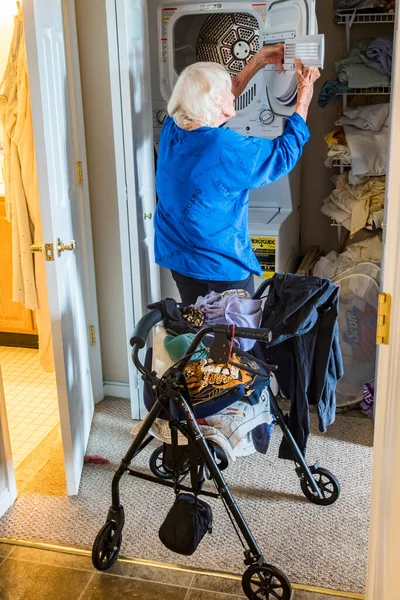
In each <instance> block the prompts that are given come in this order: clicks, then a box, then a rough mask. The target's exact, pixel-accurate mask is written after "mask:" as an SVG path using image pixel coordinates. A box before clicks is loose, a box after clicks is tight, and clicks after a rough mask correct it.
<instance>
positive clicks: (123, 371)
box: [1, 0, 128, 382]
mask: <svg viewBox="0 0 400 600" xmlns="http://www.w3.org/2000/svg"><path fill="white" fill-rule="evenodd" d="M1 1H3V0H1ZM75 10H76V19H77V30H78V43H79V59H80V67H81V83H82V96H83V110H84V119H85V136H86V149H87V162H88V171H89V191H90V205H91V215H92V231H93V243H94V259H95V269H96V285H97V301H98V307H99V321H100V336H101V353H102V363H103V376H104V380H105V381H111V382H114V381H117V382H128V362H127V356H126V341H125V315H124V305H123V289H122V269H121V252H120V238H119V223H118V205H117V189H116V177H115V167H114V164H115V160H114V145H113V129H112V115H111V97H110V79H109V69H108V64H109V62H108V49H107V34H106V19H105V0H75Z"/></svg>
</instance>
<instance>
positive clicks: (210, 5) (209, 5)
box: [199, 2, 222, 10]
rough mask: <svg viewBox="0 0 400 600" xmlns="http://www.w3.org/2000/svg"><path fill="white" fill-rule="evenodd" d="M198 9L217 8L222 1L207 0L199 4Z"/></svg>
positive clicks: (219, 7)
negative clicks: (212, 0)
mask: <svg viewBox="0 0 400 600" xmlns="http://www.w3.org/2000/svg"><path fill="white" fill-rule="evenodd" d="M199 8H200V10H219V9H221V8H222V2H207V3H206V4H200V5H199Z"/></svg>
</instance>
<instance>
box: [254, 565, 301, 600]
mask: <svg viewBox="0 0 400 600" xmlns="http://www.w3.org/2000/svg"><path fill="white" fill-rule="evenodd" d="M242 587H243V591H244V593H245V594H246V597H247V598H249V600H290V598H291V595H292V588H291V585H290V582H289V580H288V579H287V577H286V575H284V574H283V573H282V572H281V571H279V569H277V568H276V567H273V566H272V565H266V564H264V565H252V566H251V567H249V568H248V569H247V570H246V571H245V572H244V575H243V578H242Z"/></svg>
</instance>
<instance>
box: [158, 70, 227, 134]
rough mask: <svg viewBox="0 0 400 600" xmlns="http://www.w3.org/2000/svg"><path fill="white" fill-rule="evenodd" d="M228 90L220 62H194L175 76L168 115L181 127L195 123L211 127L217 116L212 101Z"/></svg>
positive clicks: (215, 107) (214, 104)
mask: <svg viewBox="0 0 400 600" xmlns="http://www.w3.org/2000/svg"><path fill="white" fill-rule="evenodd" d="M231 89H232V81H231V78H230V75H229V73H227V71H226V70H225V69H224V67H223V66H222V65H220V64H218V63H213V62H198V63H194V64H193V65H189V66H188V67H186V69H184V70H183V71H182V73H181V74H180V75H179V77H178V80H177V82H176V84H175V87H174V89H173V92H172V95H171V98H170V101H169V102H168V114H169V115H170V117H173V119H174V120H175V123H176V124H177V125H178V126H179V127H181V128H182V129H190V128H191V126H192V125H193V124H199V123H200V124H201V125H207V126H211V127H212V126H213V125H214V123H215V121H216V120H217V119H218V117H220V116H221V109H220V108H219V106H217V104H216V103H215V100H216V98H217V97H218V96H219V95H220V94H225V93H226V92H227V91H230V90H231Z"/></svg>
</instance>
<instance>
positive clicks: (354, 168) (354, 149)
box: [344, 125, 389, 184]
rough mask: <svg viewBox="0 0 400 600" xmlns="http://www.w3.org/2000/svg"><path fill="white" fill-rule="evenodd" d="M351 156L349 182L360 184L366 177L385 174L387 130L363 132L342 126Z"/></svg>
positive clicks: (387, 142) (348, 126) (384, 128)
mask: <svg viewBox="0 0 400 600" xmlns="http://www.w3.org/2000/svg"><path fill="white" fill-rule="evenodd" d="M344 132H345V135H346V141H347V144H348V146H349V150H350V155H351V171H350V173H349V182H350V183H353V184H358V183H362V182H363V181H365V180H366V178H367V177H371V176H372V177H373V176H382V175H385V174H386V168H387V155H388V147H389V128H388V127H387V126H386V125H384V126H383V127H382V129H381V130H380V131H363V130H361V129H358V128H357V127H353V126H351V125H345V126H344Z"/></svg>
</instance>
